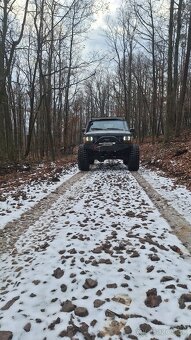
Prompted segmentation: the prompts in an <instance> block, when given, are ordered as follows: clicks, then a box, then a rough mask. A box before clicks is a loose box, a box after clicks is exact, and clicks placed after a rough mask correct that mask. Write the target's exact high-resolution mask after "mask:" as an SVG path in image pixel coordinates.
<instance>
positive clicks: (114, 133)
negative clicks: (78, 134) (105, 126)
mask: <svg viewBox="0 0 191 340" xmlns="http://www.w3.org/2000/svg"><path fill="white" fill-rule="evenodd" d="M131 135H132V134H131V132H130V131H122V130H98V131H89V132H86V133H85V136H97V137H101V136H131Z"/></svg>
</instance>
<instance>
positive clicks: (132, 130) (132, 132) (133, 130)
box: [130, 128, 135, 137]
mask: <svg viewBox="0 0 191 340" xmlns="http://www.w3.org/2000/svg"><path fill="white" fill-rule="evenodd" d="M130 132H131V134H132V135H133V137H135V129H134V128H132V129H130Z"/></svg>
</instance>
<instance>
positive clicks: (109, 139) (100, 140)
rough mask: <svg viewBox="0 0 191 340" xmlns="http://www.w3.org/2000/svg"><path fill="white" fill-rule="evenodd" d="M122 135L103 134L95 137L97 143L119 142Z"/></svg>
mask: <svg viewBox="0 0 191 340" xmlns="http://www.w3.org/2000/svg"><path fill="white" fill-rule="evenodd" d="M121 140H122V137H121V136H118V137H115V136H103V137H100V138H98V139H97V141H96V142H97V143H119V142H121Z"/></svg>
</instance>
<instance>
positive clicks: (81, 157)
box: [78, 144, 90, 171]
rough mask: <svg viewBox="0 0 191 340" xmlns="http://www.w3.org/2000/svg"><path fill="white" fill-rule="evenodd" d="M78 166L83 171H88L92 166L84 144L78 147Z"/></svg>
mask: <svg viewBox="0 0 191 340" xmlns="http://www.w3.org/2000/svg"><path fill="white" fill-rule="evenodd" d="M78 168H79V170H81V171H88V170H89V168H90V163H89V160H88V154H87V151H86V149H85V147H84V145H83V144H82V145H80V146H79V148H78Z"/></svg>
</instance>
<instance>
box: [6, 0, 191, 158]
mask: <svg viewBox="0 0 191 340" xmlns="http://www.w3.org/2000/svg"><path fill="white" fill-rule="evenodd" d="M99 13H105V25H104V27H103V32H102V36H104V41H105V49H104V50H103V51H93V50H90V51H86V48H85V46H86V41H87V37H90V38H91V34H92V33H91V32H92V25H93V23H94V22H95V15H96V14H97V15H98V14H99ZM190 52H191V3H190V0H177V1H174V0H169V1H165V0H159V1H158V0H144V1H142V0H122V1H121V4H120V7H119V8H118V9H117V11H116V13H115V16H114V15H113V16H111V15H108V16H107V4H106V2H104V4H103V2H102V1H95V0H57V1H56V0H25V1H23V2H20V1H19V0H2V1H1V4H0V163H5V162H15V161H21V160H26V159H27V160H42V159H50V160H53V161H54V160H55V159H56V158H58V157H59V156H60V155H61V152H62V154H63V153H64V154H69V153H71V152H72V150H73V148H74V147H75V146H76V145H78V144H79V143H80V141H81V137H82V128H83V127H84V125H85V124H86V122H87V120H88V119H89V118H90V117H99V116H124V117H126V119H127V121H128V124H129V126H130V127H133V128H135V131H136V138H137V140H138V141H139V142H143V141H144V139H145V138H146V137H148V136H149V137H150V138H151V139H152V142H153V143H154V142H155V140H156V138H157V137H158V136H162V138H163V141H164V143H168V142H169V141H170V140H171V139H172V138H173V137H175V136H176V137H177V136H181V133H182V131H184V130H188V131H189V130H190V129H191V95H190V94H191V62H190Z"/></svg>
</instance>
